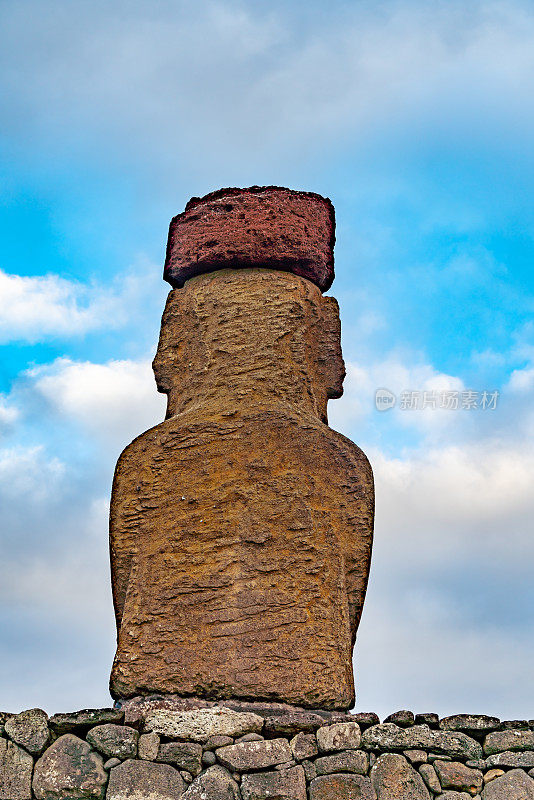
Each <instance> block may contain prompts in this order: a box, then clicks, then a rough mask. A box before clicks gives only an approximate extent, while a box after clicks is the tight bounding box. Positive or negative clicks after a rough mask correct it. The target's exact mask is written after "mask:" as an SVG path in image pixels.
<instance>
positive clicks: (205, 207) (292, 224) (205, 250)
mask: <svg viewBox="0 0 534 800" xmlns="http://www.w3.org/2000/svg"><path fill="white" fill-rule="evenodd" d="M334 243H335V216H334V207H333V205H332V203H331V202H330V200H328V199H327V198H324V197H321V195H318V194H314V193H312V192H297V191H292V190H291V189H285V188H283V187H279V186H252V187H250V188H249V189H220V190H219V191H217V192H213V193H212V194H208V195H206V196H205V197H202V198H198V197H193V198H192V199H191V200H190V201H189V203H188V204H187V206H186V209H185V211H184V212H183V213H182V214H178V216H177V217H174V219H173V220H172V221H171V224H170V228H169V239H168V243H167V257H166V260H165V267H164V272H163V277H164V279H165V280H166V281H168V282H169V283H170V284H171V285H172V286H173V287H175V288H179V287H181V286H183V285H184V282H185V281H186V280H188V278H192V277H193V276H194V275H200V274H201V273H204V272H212V271H214V270H217V269H225V268H231V269H239V268H243V267H245V268H247V267H248V268H250V267H267V268H270V269H279V270H283V271H284V272H293V273H294V274H295V275H300V276H301V277H303V278H307V279H308V280H310V281H312V283H315V284H316V285H317V286H318V287H319V288H320V289H321V291H326V290H327V289H329V288H330V286H331V285H332V281H333V280H334Z"/></svg>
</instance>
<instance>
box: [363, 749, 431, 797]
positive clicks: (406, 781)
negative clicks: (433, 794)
mask: <svg viewBox="0 0 534 800" xmlns="http://www.w3.org/2000/svg"><path fill="white" fill-rule="evenodd" d="M371 783H372V786H373V788H374V790H375V792H376V796H377V798H378V800H406V798H410V800H430V794H429V793H428V789H427V788H426V786H425V783H424V781H423V779H422V778H421V776H420V775H419V773H417V772H416V771H415V770H414V768H413V767H411V766H410V764H408V762H407V761H406V759H405V758H404V756H399V755H395V754H394V753H386V754H385V755H383V756H380V758H379V759H378V760H377V762H376V764H375V765H374V767H373V768H372V770H371Z"/></svg>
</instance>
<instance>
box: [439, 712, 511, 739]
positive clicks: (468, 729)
mask: <svg viewBox="0 0 534 800" xmlns="http://www.w3.org/2000/svg"><path fill="white" fill-rule="evenodd" d="M500 724H501V721H500V719H498V718H497V717H487V716H485V715H484V714H455V715H454V716H452V717H444V718H443V719H442V720H440V723H439V727H440V728H441V730H443V731H461V732H462V733H467V734H468V735H471V736H472V735H476V734H481V733H490V732H491V731H496V730H497V728H498V727H499V725H500Z"/></svg>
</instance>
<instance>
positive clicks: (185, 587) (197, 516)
mask: <svg viewBox="0 0 534 800" xmlns="http://www.w3.org/2000/svg"><path fill="white" fill-rule="evenodd" d="M339 333H340V328H339V316H338V309H337V304H336V301H335V300H333V299H332V298H326V297H323V296H322V295H321V293H320V291H319V290H318V289H317V287H316V286H314V285H313V284H311V283H310V282H309V281H306V280H303V279H302V278H299V277H297V276H295V275H292V274H288V273H283V272H276V271H272V270H267V269H262V270H259V269H258V270H254V269H252V270H221V271H218V272H212V273H209V274H206V275H200V276H197V277H195V278H194V279H192V280H190V281H188V282H187V284H186V285H185V286H184V288H183V289H182V290H175V291H173V292H171V293H170V295H169V299H168V301H167V306H166V309H165V312H164V316H163V322H162V330H161V337H160V343H159V347H158V353H157V355H156V359H155V362H154V369H155V373H156V376H157V383H158V387H159V389H160V390H161V391H163V392H165V393H167V395H168V398H169V400H168V412H167V413H168V419H167V420H166V421H165V422H164V423H162V424H161V425H157V426H156V427H154V428H152V429H151V430H150V431H148V432H147V433H145V434H143V435H141V436H139V437H138V438H137V439H135V441H134V442H132V444H131V445H129V447H127V448H126V450H125V451H124V453H123V454H122V455H121V457H120V459H119V462H118V465H117V469H116V473H115V479H114V488H113V495H112V502H111V558H112V573H113V591H114V602H115V611H116V617H117V625H118V649H117V654H116V658H115V662H114V667H113V670H112V678H111V691H112V694H113V695H114V696H117V697H128V696H132V695H135V694H143V693H148V692H162V693H165V692H178V693H181V694H185V695H187V694H196V695H204V696H206V697H210V698H225V697H234V698H236V697H237V698H239V697H241V698H247V699H251V698H257V699H258V700H268V699H269V700H284V701H286V702H288V703H293V704H297V705H300V706H303V707H307V708H325V709H336V708H337V709H344V708H349V707H350V706H351V705H352V703H353V699H354V687H353V672H352V647H353V642H354V637H355V634H356V628H357V626H358V622H359V618H360V613H361V608H362V604H363V599H364V595H365V589H366V584H367V576H368V568H369V558H370V552H371V537H372V520H373V503H374V501H373V483H372V473H371V469H370V466H369V463H368V461H367V459H366V458H365V456H364V454H363V453H362V452H361V450H359V448H357V447H356V445H354V444H352V443H351V442H350V441H349V440H347V439H346V438H345V437H343V436H341V435H340V434H338V433H335V432H334V431H332V430H331V429H329V428H328V427H327V426H326V425H325V421H326V402H327V399H328V398H329V397H330V398H332V397H337V396H339V395H340V393H341V391H342V378H343V371H344V370H343V362H342V358H341V351H340V338H339ZM206 464H209V469H206V468H201V467H200V466H199V465H206ZM182 498H183V499H182ZM171 564H172V569H171V568H169V565H171Z"/></svg>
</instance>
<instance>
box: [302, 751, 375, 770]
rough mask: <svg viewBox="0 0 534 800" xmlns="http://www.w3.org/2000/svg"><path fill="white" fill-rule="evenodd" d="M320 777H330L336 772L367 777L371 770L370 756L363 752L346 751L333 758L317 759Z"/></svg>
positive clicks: (335, 754)
mask: <svg viewBox="0 0 534 800" xmlns="http://www.w3.org/2000/svg"><path fill="white" fill-rule="evenodd" d="M314 763H315V769H316V770H317V774H318V775H330V774H332V773H334V772H356V773H358V775H366V774H367V772H368V770H369V755H368V754H367V753H365V752H364V751H363V750H344V751H343V752H342V753H334V754H333V755H331V756H322V757H321V758H316V759H315V762H314Z"/></svg>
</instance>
